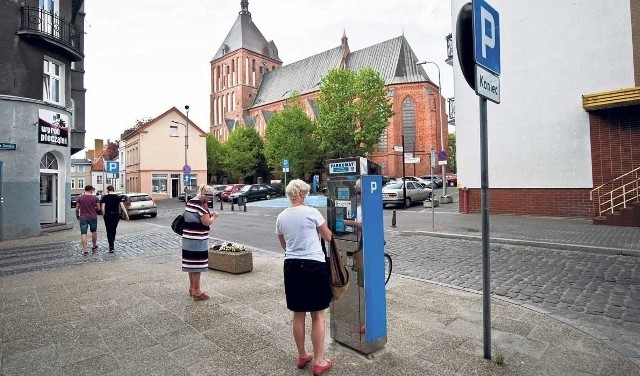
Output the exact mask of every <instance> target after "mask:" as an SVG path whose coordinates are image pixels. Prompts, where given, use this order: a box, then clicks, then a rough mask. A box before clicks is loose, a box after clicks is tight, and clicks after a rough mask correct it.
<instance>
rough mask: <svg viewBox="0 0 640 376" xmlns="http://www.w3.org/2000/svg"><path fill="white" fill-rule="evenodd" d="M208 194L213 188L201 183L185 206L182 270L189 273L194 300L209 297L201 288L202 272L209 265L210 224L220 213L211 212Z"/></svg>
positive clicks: (190, 293)
mask: <svg viewBox="0 0 640 376" xmlns="http://www.w3.org/2000/svg"><path fill="white" fill-rule="evenodd" d="M206 194H213V189H212V188H211V187H210V186H208V185H206V184H201V185H200V186H199V187H198V194H197V195H196V197H194V198H192V199H191V200H189V201H187V205H186V206H185V208H184V227H183V230H182V271H184V272H187V273H189V295H190V296H192V297H193V300H207V299H209V295H207V294H206V293H205V292H203V291H202V290H201V288H200V273H201V272H206V271H207V269H208V267H209V229H210V228H209V226H211V224H212V223H213V221H215V220H216V218H218V213H216V212H209V208H208V206H207V197H206V196H205V195H206Z"/></svg>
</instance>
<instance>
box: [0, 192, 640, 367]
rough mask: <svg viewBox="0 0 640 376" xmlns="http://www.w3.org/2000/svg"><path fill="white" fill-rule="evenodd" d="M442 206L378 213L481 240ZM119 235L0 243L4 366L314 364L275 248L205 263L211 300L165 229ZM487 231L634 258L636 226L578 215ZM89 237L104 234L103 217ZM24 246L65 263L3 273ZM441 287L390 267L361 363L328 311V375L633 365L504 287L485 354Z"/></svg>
mask: <svg viewBox="0 0 640 376" xmlns="http://www.w3.org/2000/svg"><path fill="white" fill-rule="evenodd" d="M454 205H455V204H454ZM451 208H452V207H451V206H449V207H446V206H443V207H441V208H436V213H435V215H436V223H435V229H434V228H431V211H430V209H426V208H425V209H424V210H418V211H411V212H410V211H402V210H398V211H397V219H398V224H397V227H396V228H390V221H388V223H387V219H385V225H386V227H387V229H388V230H391V231H393V232H394V233H395V234H396V235H395V236H396V237H397V238H398V239H400V238H406V239H415V240H416V241H418V242H419V239H420V238H424V236H414V237H412V236H411V235H412V234H416V235H428V236H437V237H443V238H453V239H457V238H462V239H474V240H478V239H479V238H480V236H481V234H480V231H479V229H480V215H477V214H467V215H463V214H457V213H455V211H453V210H452V209H451ZM387 212H388V211H387V210H386V211H385V215H387ZM425 224H426V225H425ZM118 234H119V239H120V240H119V244H121V243H120V242H122V243H123V244H122V245H123V246H125V247H126V248H127V249H130V250H134V251H133V252H131V251H130V252H125V253H120V254H118V253H116V255H115V256H114V255H109V254H106V253H100V254H97V255H91V256H89V258H86V257H83V256H81V255H79V254H78V252H79V251H78V250H79V245H78V243H79V241H78V239H77V238H78V231H77V229H72V230H67V231H61V232H59V233H54V234H50V235H48V236H43V237H36V238H30V239H21V240H14V241H4V242H0V256H2V258H3V263H2V264H3V265H5V268H6V269H3V270H0V272H1V273H0V275H3V277H1V278H0V297H1V299H2V300H1V301H2V306H1V308H2V311H1V315H0V318H1V320H0V361H1V363H0V367H1V368H0V374H2V375H5V374H6V375H14V374H16V375H62V374H68V375H85V374H105V375H134V374H136V375H147V374H157V375H182V374H185V375H198V374H217V375H245V374H254V373H257V374H263V375H279V374H287V375H288V374H310V373H311V372H310V370H306V371H298V370H297V369H295V367H294V366H293V362H294V357H295V351H294V345H293V341H292V339H291V335H290V317H291V315H290V313H289V312H288V311H287V310H286V308H285V305H284V292H283V287H282V272H281V265H282V259H281V258H280V257H279V256H276V255H275V254H273V253H271V252H266V251H262V250H255V251H254V271H252V272H251V273H248V274H244V275H239V276H234V275H229V274H225V273H221V272H214V271H210V272H208V273H205V274H204V275H203V285H204V286H205V288H206V289H207V291H209V292H210V293H211V294H212V299H211V300H210V301H207V302H193V301H191V300H190V299H189V297H188V296H187V293H186V287H187V281H186V276H185V275H184V273H182V272H181V271H180V270H179V269H180V268H179V255H178V253H177V251H176V249H177V248H176V244H177V243H175V242H177V240H175V239H173V238H176V239H177V237H175V236H173V237H171V236H169V235H167V228H166V227H164V226H159V225H153V224H150V223H148V222H146V221H130V222H122V223H121V225H120V226H119V228H118ZM134 234H136V236H134ZM138 235H144V236H143V237H142V238H143V239H149V241H144V242H141V241H140V240H139V239H140V238H141V237H140V236H138ZM407 235H408V236H407ZM491 236H492V240H491V242H492V244H499V243H506V244H522V245H531V246H540V247H547V248H551V249H567V250H571V251H586V252H594V253H601V254H602V253H604V254H624V255H627V256H632V257H637V256H639V255H640V253H639V251H640V229H635V228H617V227H610V226H593V225H591V224H590V222H589V221H586V220H582V219H567V218H564V219H562V218H560V219H558V218H540V217H518V216H508V215H492V216H491ZM99 238H100V239H104V229H103V228H102V227H101V226H99ZM135 239H138V240H137V241H136V240H135ZM412 241H413V240H412ZM634 242H635V243H634ZM174 243H175V244H174ZM420 244H422V243H420ZM25 247H31V248H33V249H42V250H43V252H40V253H39V252H33V253H34V254H45V253H47V252H49V253H47V256H46V257H48V258H50V259H48V260H39V259H37V258H38V257H41V256H38V255H35V256H33V257H34V258H35V259H33V258H32V259H31V260H30V262H32V263H33V265H34V269H33V270H41V269H48V268H52V267H53V266H51V265H50V264H48V263H51V259H53V260H57V259H59V258H64V259H65V260H67V261H65V262H66V264H60V265H57V266H55V268H53V269H51V270H45V271H35V272H30V273H22V274H18V275H10V274H11V272H10V271H11V269H12V266H11V265H12V263H16V265H18V264H20V260H21V259H22V258H23V257H30V256H29V255H28V252H27V249H26V248H25ZM563 247H564V248H563ZM44 250H47V251H46V252H45V251H44ZM52 250H53V251H52ZM56 252H57V253H58V254H59V255H60V256H56ZM577 254H578V253H576V255H577ZM619 257H626V256H619ZM14 258H15V260H14ZM38 265H41V266H42V267H40V266H38ZM47 265H49V266H47ZM631 277H632V279H633V278H636V279H635V280H636V281H637V276H635V277H634V276H631ZM632 283H633V280H632ZM635 284H636V285H637V282H635ZM450 287H451V286H450V285H445V284H439V283H433V282H429V281H426V280H424V279H421V278H416V277H401V276H399V275H394V276H393V277H392V279H391V281H390V284H389V286H388V290H387V300H388V342H387V345H386V346H385V347H384V349H383V350H381V351H380V352H378V353H376V354H374V355H375V356H374V358H373V359H370V360H368V359H365V358H364V357H362V356H361V355H358V354H356V353H354V352H352V351H350V350H348V349H346V348H344V347H343V346H341V345H339V344H337V343H334V342H333V341H332V340H331V339H330V338H329V334H328V327H329V322H330V319H329V318H328V319H327V340H326V343H327V345H328V348H327V355H328V356H329V357H331V358H332V359H333V360H334V361H335V367H334V368H333V369H332V370H331V371H329V372H328V373H327V374H328V375H360V374H362V375H383V374H396V373H401V374H409V375H412V374H416V375H418V374H419V375H429V374H434V375H469V374H481V375H482V374H500V375H502V374H508V375H511V374H518V375H520V374H522V375H541V374H545V375H583V374H587V375H609V374H610V375H640V368H639V367H638V365H637V364H634V363H633V362H632V360H631V359H630V358H625V357H623V356H621V355H620V354H619V353H618V352H616V351H614V350H612V349H611V347H609V346H607V344H606V342H605V341H603V340H602V339H597V338H596V337H593V336H591V335H588V334H585V333H590V332H591V331H590V330H589V328H587V327H584V328H582V330H580V329H578V328H579V327H580V326H576V325H574V326H571V325H567V324H565V323H563V322H561V321H558V320H556V319H555V318H554V317H553V315H549V313H548V311H547V310H541V309H538V308H535V307H533V306H531V305H527V304H513V301H510V300H507V299H501V298H494V299H493V300H492V326H493V332H492V333H493V337H492V345H493V347H494V348H493V350H492V353H493V355H494V356H495V355H496V354H498V353H500V354H504V355H505V356H506V365H505V366H498V365H496V364H495V363H493V362H490V361H487V360H484V359H483V358H482V348H483V347H482V301H481V295H480V294H478V293H477V292H474V291H472V290H467V289H452V288H450ZM634 289H635V288H634ZM183 290H184V291H183ZM635 291H637V289H635ZM563 321H565V322H566V320H563ZM583 330H584V331H583ZM598 338H600V337H598ZM631 352H632V351H631Z"/></svg>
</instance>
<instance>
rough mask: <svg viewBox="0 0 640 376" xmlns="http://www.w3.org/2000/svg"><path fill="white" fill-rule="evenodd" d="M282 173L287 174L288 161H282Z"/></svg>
mask: <svg viewBox="0 0 640 376" xmlns="http://www.w3.org/2000/svg"><path fill="white" fill-rule="evenodd" d="M282 172H289V160H288V159H283V160H282Z"/></svg>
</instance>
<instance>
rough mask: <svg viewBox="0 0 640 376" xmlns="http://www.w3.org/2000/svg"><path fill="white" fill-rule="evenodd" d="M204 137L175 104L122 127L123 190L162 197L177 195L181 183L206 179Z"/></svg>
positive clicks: (182, 186) (192, 185)
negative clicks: (134, 125)
mask: <svg viewBox="0 0 640 376" xmlns="http://www.w3.org/2000/svg"><path fill="white" fill-rule="evenodd" d="M206 137H207V133H206V132H204V131H203V130H202V129H200V128H199V127H198V126H197V125H196V124H195V123H194V122H192V121H191V120H189V119H188V118H187V117H186V116H185V115H184V114H183V113H182V112H180V111H178V109H177V108H175V107H172V108H170V109H169V110H167V111H166V112H164V113H163V114H161V115H159V116H158V117H156V118H154V119H153V120H150V121H148V122H147V123H144V124H141V125H140V126H138V127H137V128H133V129H130V130H127V131H125V133H124V134H123V135H122V138H121V139H122V140H123V141H124V142H125V158H124V163H125V173H126V182H125V187H126V192H144V193H148V194H150V195H151V197H152V198H153V199H154V200H166V199H169V198H172V197H178V195H179V194H180V192H183V191H184V189H185V187H188V188H190V189H191V188H196V187H197V186H198V185H199V184H201V183H206V182H207V155H206V153H207V141H206ZM185 145H186V146H185ZM168 157H169V158H168ZM185 165H189V166H190V173H187V174H185V172H184V171H183V170H184V169H183V167H184V166H185Z"/></svg>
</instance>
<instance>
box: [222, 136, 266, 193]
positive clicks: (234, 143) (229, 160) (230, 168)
mask: <svg viewBox="0 0 640 376" xmlns="http://www.w3.org/2000/svg"><path fill="white" fill-rule="evenodd" d="M263 149H264V145H263V142H262V138H260V135H259V134H258V132H257V131H256V130H255V129H254V128H247V127H245V126H244V125H240V126H238V127H236V129H235V130H234V131H233V132H231V134H230V135H229V139H228V140H227V142H225V143H224V154H223V157H222V165H223V166H224V169H225V171H226V172H227V173H228V176H229V178H230V181H231V182H234V181H238V180H243V181H244V180H246V179H247V178H248V177H252V179H251V180H253V178H255V177H257V176H258V175H260V174H262V173H263V171H264V168H265V159H264V154H263Z"/></svg>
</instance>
